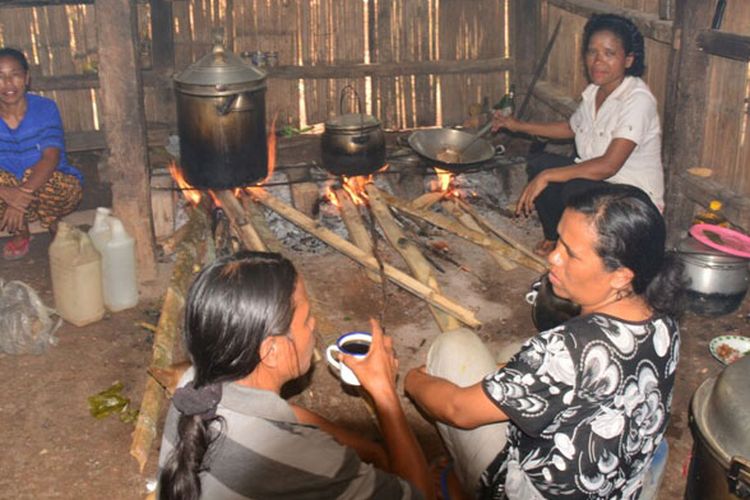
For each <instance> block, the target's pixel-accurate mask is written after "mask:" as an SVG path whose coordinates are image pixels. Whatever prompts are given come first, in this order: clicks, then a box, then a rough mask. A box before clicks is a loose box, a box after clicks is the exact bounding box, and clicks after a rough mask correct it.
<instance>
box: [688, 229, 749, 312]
mask: <svg viewBox="0 0 750 500" xmlns="http://www.w3.org/2000/svg"><path fill="white" fill-rule="evenodd" d="M677 256H678V258H679V259H680V260H681V261H682V263H683V265H684V268H685V271H684V273H685V278H686V279H688V280H689V284H688V287H687V299H688V303H687V305H688V308H689V309H690V310H691V311H693V312H694V313H696V314H702V315H706V316H719V315H722V314H728V313H730V312H732V311H734V310H736V309H737V308H738V307H739V306H740V304H741V303H742V300H743V299H744V298H745V294H746V293H747V289H748V281H749V280H748V266H747V259H743V258H741V257H735V256H732V255H729V254H726V253H724V252H720V251H718V250H714V249H713V248H711V247H708V246H706V245H704V244H703V243H701V242H699V241H697V240H696V239H694V238H691V237H687V238H685V239H684V240H682V241H681V242H680V244H679V245H678V247H677Z"/></svg>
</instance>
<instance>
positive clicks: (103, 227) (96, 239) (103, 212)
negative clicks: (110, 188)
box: [89, 207, 112, 253]
mask: <svg viewBox="0 0 750 500" xmlns="http://www.w3.org/2000/svg"><path fill="white" fill-rule="evenodd" d="M111 215H112V210H110V209H109V208H105V207H98V208H97V209H96V215H95V216H94V224H93V225H92V226H91V229H89V237H90V238H91V241H92V242H93V243H94V247H96V250H97V251H98V252H99V253H103V252H104V245H105V244H106V243H107V241H108V240H109V238H110V236H111V234H112V231H111V230H110V228H109V222H108V221H107V219H109V217H110V216H111Z"/></svg>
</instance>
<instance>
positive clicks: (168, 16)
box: [149, 0, 176, 124]
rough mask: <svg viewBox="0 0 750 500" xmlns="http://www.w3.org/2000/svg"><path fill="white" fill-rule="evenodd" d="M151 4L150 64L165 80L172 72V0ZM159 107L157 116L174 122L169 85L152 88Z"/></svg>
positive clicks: (173, 107)
mask: <svg viewBox="0 0 750 500" xmlns="http://www.w3.org/2000/svg"><path fill="white" fill-rule="evenodd" d="M149 3H150V5H151V38H152V39H151V66H152V69H153V70H155V71H156V72H157V73H158V74H160V75H162V77H163V78H164V79H165V80H166V81H171V79H172V74H173V73H174V34H173V33H174V28H173V26H174V20H173V18H172V0H150V1H149ZM154 92H156V95H157V99H158V106H159V108H160V111H159V117H160V120H161V119H163V120H165V121H166V122H167V123H172V124H173V123H174V122H175V119H176V108H175V98H174V92H173V90H172V86H171V85H163V86H159V87H156V88H155V89H154Z"/></svg>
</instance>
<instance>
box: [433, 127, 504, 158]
mask: <svg viewBox="0 0 750 500" xmlns="http://www.w3.org/2000/svg"><path fill="white" fill-rule="evenodd" d="M491 128H492V120H489V121H488V122H487V123H485V124H484V125H483V126H482V128H480V129H479V130H477V131H476V132H475V133H474V135H473V136H472V138H471V140H469V142H467V143H466V144H464V145H462V146H461V149H459V150H453V149H450V148H449V147H446V148H445V149H444V150H441V151H438V153H437V156H438V159H440V160H442V161H443V162H445V163H461V161H462V159H463V154H464V151H466V150H467V149H469V148H470V147H471V146H472V144H474V143H475V142H477V140H479V139H481V138H482V136H483V135H484V134H486V133H487V132H489V131H490V129H491Z"/></svg>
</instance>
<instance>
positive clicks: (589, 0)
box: [547, 0, 705, 45]
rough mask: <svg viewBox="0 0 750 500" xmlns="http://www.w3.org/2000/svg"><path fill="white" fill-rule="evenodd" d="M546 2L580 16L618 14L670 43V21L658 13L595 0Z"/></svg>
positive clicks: (555, 0) (671, 35)
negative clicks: (661, 17)
mask: <svg viewBox="0 0 750 500" xmlns="http://www.w3.org/2000/svg"><path fill="white" fill-rule="evenodd" d="M704 1H705V0H704ZM547 2H548V3H549V4H550V5H554V6H555V7H558V8H560V9H563V10H566V11H568V12H570V13H571V14H576V15H579V16H581V17H591V15H592V14H618V15H620V16H623V17H627V18H628V19H630V20H631V21H633V23H635V25H636V26H638V29H639V30H641V33H642V34H643V36H645V37H647V38H651V39H653V40H656V41H657V42H662V43H667V44H669V45H671V44H672V38H673V33H672V29H673V26H672V21H668V20H663V19H659V15H658V14H648V13H645V12H641V11H640V10H636V9H627V8H624V7H617V6H615V5H611V4H608V3H605V2H599V1H597V0H547Z"/></svg>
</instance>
